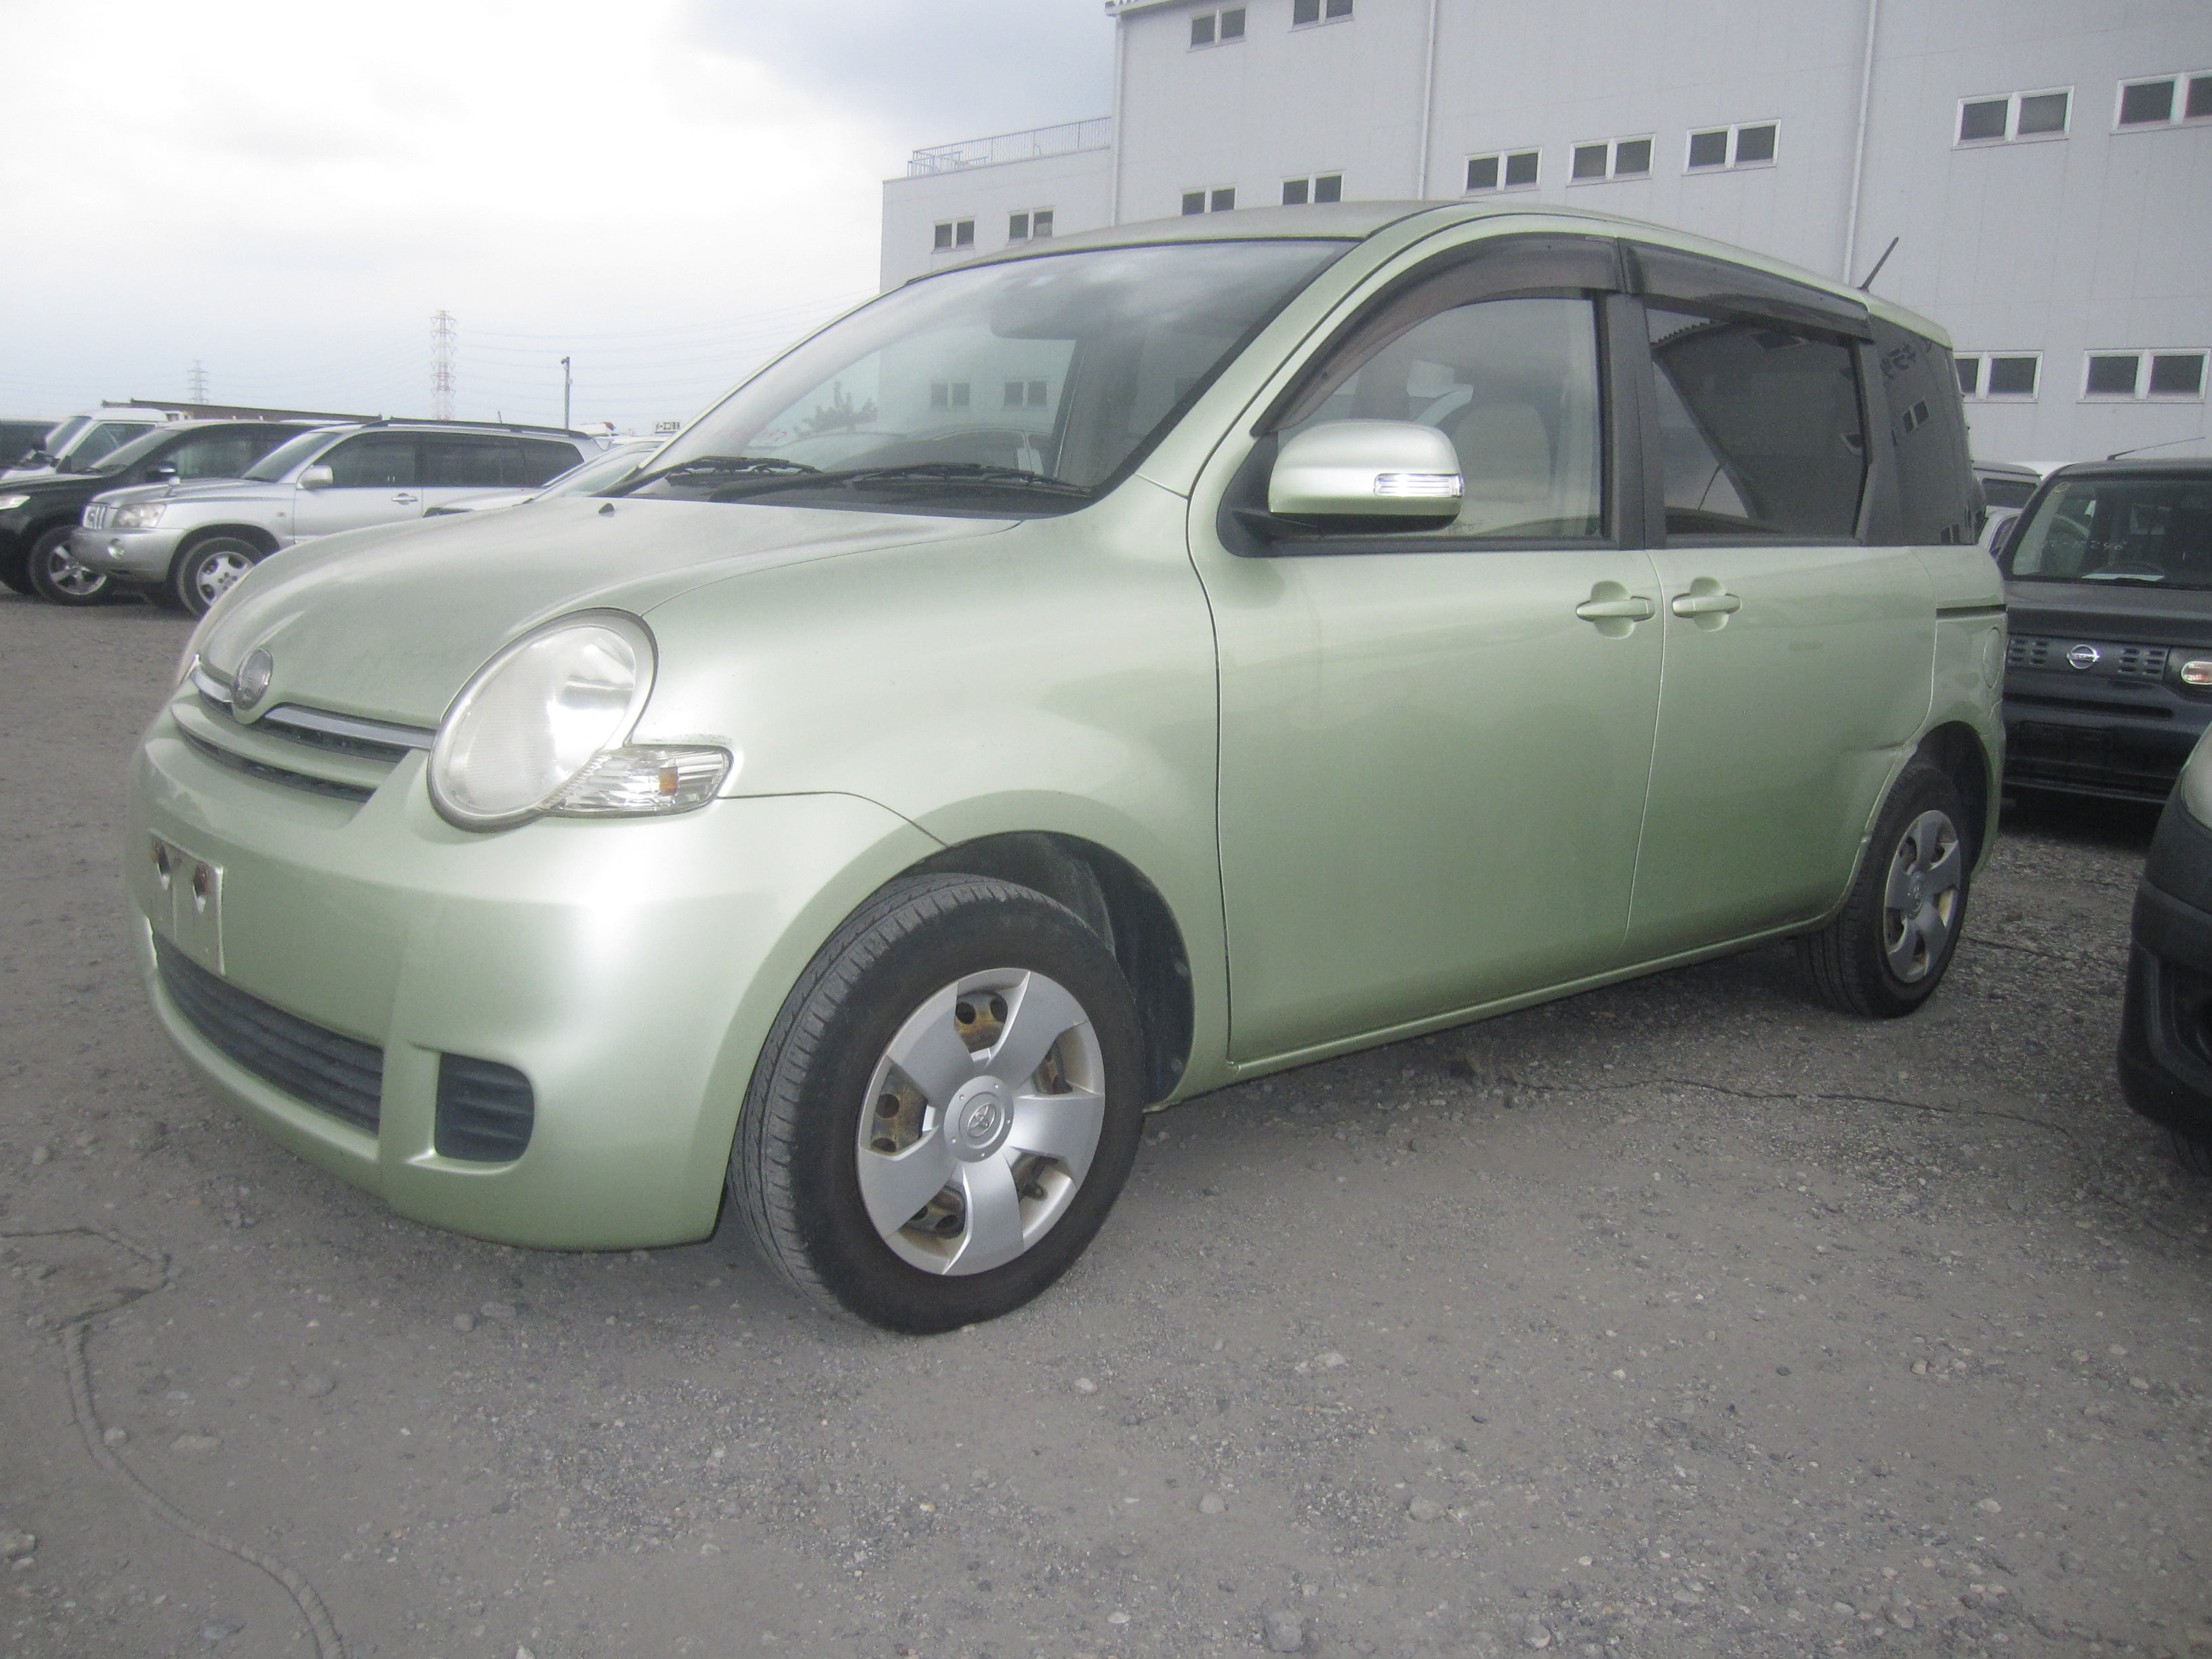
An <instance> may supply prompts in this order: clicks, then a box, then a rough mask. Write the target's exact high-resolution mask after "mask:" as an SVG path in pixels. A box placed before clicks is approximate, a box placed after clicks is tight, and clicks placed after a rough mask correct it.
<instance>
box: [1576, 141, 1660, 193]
mask: <svg viewBox="0 0 2212 1659" xmlns="http://www.w3.org/2000/svg"><path fill="white" fill-rule="evenodd" d="M1570 173H1571V177H1570V182H1571V183H1573V184H1577V185H1594V184H1596V183H1598V182H1599V181H1600V180H1601V179H1644V178H1649V177H1650V173H1651V140H1650V139H1649V138H1607V139H1603V140H1601V141H1599V142H1597V143H1588V144H1577V145H1576V146H1575V152H1574V165H1573V167H1572V168H1571V170H1570Z"/></svg>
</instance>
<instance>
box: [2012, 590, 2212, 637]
mask: <svg viewBox="0 0 2212 1659" xmlns="http://www.w3.org/2000/svg"><path fill="white" fill-rule="evenodd" d="M2005 611H2006V621H2007V623H2008V627H2009V628H2010V629H2011V631H2012V632H2013V633H2015V634H2040V635H2051V634H2059V635H2073V636H2075V637H2079V638H2082V639H2093V640H2104V639H2112V640H2140V641H2142V642H2144V643H2145V644H2148V645H2197V644H2200V643H2212V588H2203V587H2152V586H2135V585H2133V584H2123V583H2118V582H2046V581H2020V580H2007V581H2006V583H2005Z"/></svg>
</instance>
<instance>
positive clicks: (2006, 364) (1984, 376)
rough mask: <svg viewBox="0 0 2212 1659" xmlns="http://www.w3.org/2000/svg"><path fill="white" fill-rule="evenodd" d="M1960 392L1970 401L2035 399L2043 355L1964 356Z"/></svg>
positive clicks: (1999, 353) (1992, 353)
mask: <svg viewBox="0 0 2212 1659" xmlns="http://www.w3.org/2000/svg"><path fill="white" fill-rule="evenodd" d="M1953 361H1954V362H1956V363H1957V364H1958V366H1959V390H1960V392H1964V393H1966V396H1967V397H1969V398H2033V397H2034V396H2035V388H2036V383H2037V382H2038V381H2039V380H2040V379H2041V378H2042V374H2043V356H2042V354H2041V353H2040V352H2034V351H1990V352H1972V353H1962V354H1961V355H1960V356H1958V357H1956V358H1954V359H1953Z"/></svg>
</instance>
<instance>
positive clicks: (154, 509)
mask: <svg viewBox="0 0 2212 1659" xmlns="http://www.w3.org/2000/svg"><path fill="white" fill-rule="evenodd" d="M166 506H167V502H166V501H125V503H124V504H123V505H122V506H121V507H117V508H116V509H115V516H114V517H113V518H112V519H110V520H108V521H107V522H108V526H109V527H110V528H111V529H114V530H151V529H152V528H153V527H154V526H155V525H157V524H159V523H161V509H162V508H163V507H166Z"/></svg>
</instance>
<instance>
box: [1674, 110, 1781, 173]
mask: <svg viewBox="0 0 2212 1659" xmlns="http://www.w3.org/2000/svg"><path fill="white" fill-rule="evenodd" d="M1777 131H1778V128H1777V127H1776V125H1775V124H1774V123H1773V122H1771V121H1756V122H1751V123H1748V124H1747V125H1742V126H1734V127H1715V128H1713V129H1711V131H1705V132H1693V133H1692V134H1691V135H1690V155H1689V160H1688V161H1687V162H1686V170H1687V171H1689V172H1691V173H1713V172H1717V171H1720V170H1722V169H1724V168H1728V167H1772V166H1773V165H1774V140H1775V135H1776V133H1777Z"/></svg>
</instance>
